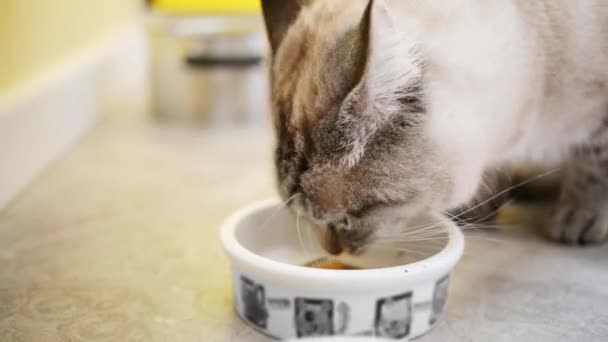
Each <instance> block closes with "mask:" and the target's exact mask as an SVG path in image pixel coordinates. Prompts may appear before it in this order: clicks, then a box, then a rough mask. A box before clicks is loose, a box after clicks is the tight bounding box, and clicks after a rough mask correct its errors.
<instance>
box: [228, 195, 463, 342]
mask: <svg viewBox="0 0 608 342" xmlns="http://www.w3.org/2000/svg"><path fill="white" fill-rule="evenodd" d="M428 220H429V221H432V222H436V223H437V224H438V225H440V226H442V227H443V228H442V229H443V230H444V231H445V234H444V235H445V239H442V240H439V241H441V245H440V246H439V248H438V249H437V250H436V251H434V252H433V253H431V254H429V255H428V256H427V255H425V256H424V257H422V258H421V259H418V260H416V261H415V262H411V263H410V260H408V259H407V258H405V257H404V258H403V259H391V258H386V259H382V258H378V259H376V258H374V259H373V260H371V261H370V262H369V263H367V264H366V263H365V262H363V261H361V263H359V262H357V263H354V262H352V263H351V262H350V260H346V259H345V260H344V261H343V259H342V258H340V261H341V262H344V263H345V264H346V265H357V267H359V266H361V269H355V270H348V271H344V270H339V271H336V270H335V269H319V268H311V267H302V265H305V264H307V263H308V262H310V260H318V259H320V258H323V257H326V255H327V254H326V253H325V251H324V250H323V249H322V248H321V247H320V245H319V244H313V243H312V241H311V240H310V239H308V240H306V241H303V239H302V237H301V235H300V234H298V229H296V222H295V221H296V220H295V217H294V215H292V213H291V212H290V211H289V210H288V209H287V208H284V207H283V206H281V203H280V202H279V201H278V200H276V201H275V200H273V201H267V202H263V203H259V204H254V205H252V206H250V207H247V208H244V209H242V210H240V211H238V212H237V213H236V214H234V215H233V216H231V217H230V218H229V219H228V220H227V221H226V222H225V224H224V225H223V227H222V231H221V240H222V244H223V247H224V250H225V251H226V253H227V255H228V257H229V259H230V263H231V268H232V283H233V299H234V306H235V309H236V310H235V311H236V312H237V314H238V315H239V317H241V319H242V320H243V321H244V322H245V323H247V324H249V325H250V326H251V327H253V328H254V329H256V330H257V331H259V332H260V333H262V334H264V335H266V336H269V337H272V338H275V339H281V340H282V339H290V338H296V337H297V338H306V337H313V336H315V337H317V336H335V335H341V336H376V337H381V338H389V339H401V340H411V339H414V338H416V337H419V336H420V335H422V334H425V333H426V332H428V331H429V330H430V329H431V328H432V327H433V326H435V325H436V324H437V322H439V320H440V319H441V316H442V314H443V312H444V311H445V305H446V301H447V298H448V293H449V292H448V289H449V284H450V279H451V275H452V271H453V268H454V266H455V265H456V263H457V262H458V260H459V259H460V257H461V256H462V252H463V249H464V239H463V236H462V233H461V232H460V230H459V229H458V228H457V227H456V226H455V225H454V224H453V223H452V222H451V221H450V220H448V219H447V218H445V217H442V216H440V215H437V216H433V217H428ZM400 261H402V262H401V263H400ZM340 266H342V265H340Z"/></svg>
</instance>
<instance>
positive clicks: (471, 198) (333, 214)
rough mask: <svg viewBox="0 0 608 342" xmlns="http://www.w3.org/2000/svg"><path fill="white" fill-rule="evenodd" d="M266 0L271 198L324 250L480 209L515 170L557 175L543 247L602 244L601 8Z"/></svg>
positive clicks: (349, 248) (606, 228)
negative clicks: (274, 181) (277, 195)
mask: <svg viewBox="0 0 608 342" xmlns="http://www.w3.org/2000/svg"><path fill="white" fill-rule="evenodd" d="M262 3H263V5H264V6H263V7H264V15H265V20H266V25H267V29H268V34H269V38H270V42H271V46H272V49H273V61H272V98H273V108H274V114H273V119H274V123H275V128H276V133H277V151H276V167H277V171H278V180H279V189H280V192H281V194H282V196H283V197H284V198H285V199H287V198H293V200H292V201H291V202H290V204H291V206H292V207H294V209H296V210H297V211H298V212H300V213H303V214H304V215H306V217H307V218H308V219H309V220H310V221H312V222H313V223H315V224H316V226H317V227H319V230H320V232H321V233H323V234H324V235H325V239H324V240H325V246H326V248H327V249H328V251H330V252H331V253H335V254H338V253H343V252H346V253H351V254H357V253H359V252H361V251H362V250H364V249H365V248H366V247H367V246H369V245H370V244H372V243H374V241H377V240H385V241H386V240H387V239H398V238H401V237H403V236H404V234H407V232H404V231H403V229H402V227H404V226H407V224H406V223H407V222H408V220H410V219H411V218H412V217H413V216H414V215H416V214H417V213H419V212H420V211H423V210H432V211H442V212H446V211H452V212H453V211H454V209H456V208H462V207H463V206H465V207H466V205H467V203H469V205H468V207H469V208H470V207H471V206H475V205H476V203H479V202H482V203H485V199H484V198H483V197H480V196H479V194H480V190H483V187H481V186H480V185H481V184H482V179H483V178H484V177H485V178H486V179H485V180H486V181H487V182H489V183H495V182H491V181H490V180H491V179H492V174H493V172H494V171H495V170H497V169H500V168H503V167H505V166H510V165H513V164H516V163H522V162H534V163H539V164H541V165H542V166H545V167H547V168H549V169H551V168H560V170H561V171H562V173H563V175H562V177H563V184H562V195H561V197H560V200H559V204H558V206H557V209H556V212H555V218H554V221H553V224H552V225H551V227H550V230H549V235H550V236H551V237H552V238H554V239H556V240H561V241H563V242H565V243H570V244H587V243H597V242H601V241H604V240H606V238H607V237H608V1H604V0H576V1H571V0H534V1H530V0H513V1H498V0H462V1H447V2H446V1H426V0H424V1H423V0H373V1H370V0H311V1H305V0H301V1H284V0H264V1H262ZM503 186H504V184H503ZM476 195H477V196H476ZM486 195H488V194H487V191H486ZM485 198H487V196H486V197H485ZM492 209H494V208H492ZM465 212H467V213H470V211H469V210H465ZM456 214H457V215H460V214H461V212H456ZM479 217H482V216H481V215H480V216H479ZM479 217H478V218H479Z"/></svg>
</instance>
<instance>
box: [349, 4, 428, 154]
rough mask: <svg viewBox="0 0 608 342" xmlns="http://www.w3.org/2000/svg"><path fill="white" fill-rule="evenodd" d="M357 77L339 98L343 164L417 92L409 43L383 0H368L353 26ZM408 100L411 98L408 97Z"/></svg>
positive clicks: (416, 67) (360, 151)
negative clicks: (359, 66) (359, 62)
mask: <svg viewBox="0 0 608 342" xmlns="http://www.w3.org/2000/svg"><path fill="white" fill-rule="evenodd" d="M358 37H359V38H358V39H359V44H357V46H358V47H359V49H358V50H357V52H358V55H359V56H363V59H364V62H363V67H362V70H361V72H360V76H359V77H360V79H359V80H358V83H357V84H356V85H355V87H354V88H353V89H352V90H351V91H350V93H349V94H348V95H347V96H346V98H345V99H344V101H343V102H342V106H341V108H340V111H339V114H338V125H339V126H340V127H342V130H341V131H342V134H343V138H342V141H341V146H339V151H340V153H338V155H340V156H341V160H342V163H343V164H344V165H346V166H353V165H355V164H356V163H357V162H358V161H359V159H360V158H361V157H362V156H363V154H364V152H365V149H366V146H367V143H368V142H369V139H370V137H371V136H373V134H374V132H375V131H376V130H378V129H379V128H380V127H383V126H384V125H385V124H386V123H387V122H388V121H390V120H391V119H392V118H393V117H394V115H396V114H398V113H401V112H403V111H404V110H406V108H404V106H409V105H410V104H409V103H408V102H409V101H410V100H411V99H412V98H414V97H416V100H417V99H418V98H419V94H418V92H419V90H418V89H419V82H420V78H421V77H420V75H421V68H420V66H419V64H418V61H417V59H416V58H417V57H416V54H415V53H414V49H413V47H412V45H410V44H409V43H408V42H406V41H405V40H404V39H403V37H402V36H401V34H400V32H399V30H398V29H397V27H396V25H395V22H394V21H393V18H392V16H391V14H390V11H389V8H388V6H387V5H386V4H385V1H384V0H370V2H369V3H368V5H367V8H366V9H365V12H364V13H363V17H362V19H361V22H360V24H359V29H358ZM412 103H413V102H412Z"/></svg>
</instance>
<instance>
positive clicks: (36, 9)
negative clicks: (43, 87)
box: [0, 0, 142, 92]
mask: <svg viewBox="0 0 608 342" xmlns="http://www.w3.org/2000/svg"><path fill="white" fill-rule="evenodd" d="M141 6H142V2H141V0H100V1H95V0H0V92H1V91H3V90H6V89H8V88H10V87H12V86H14V85H16V84H19V83H20V82H22V81H24V80H27V79H28V78H30V77H32V76H33V75H35V74H36V72H39V71H41V70H44V69H45V68H48V67H50V66H52V65H53V64H55V63H57V62H59V61H61V60H62V59H63V58H66V57H68V56H70V55H71V54H73V53H75V52H77V51H79V49H81V48H84V47H86V46H88V45H92V44H94V43H95V42H96V41H97V40H100V39H102V38H104V37H105V36H108V35H109V34H111V33H113V32H115V31H117V30H119V29H121V28H122V27H124V26H125V25H126V24H128V23H129V22H131V21H133V20H135V19H136V18H137V15H138V12H139V9H140V7H141Z"/></svg>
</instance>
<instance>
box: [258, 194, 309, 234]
mask: <svg viewBox="0 0 608 342" xmlns="http://www.w3.org/2000/svg"><path fill="white" fill-rule="evenodd" d="M300 195H301V194H300V193H296V194H293V195H292V196H290V197H289V198H288V199H286V200H285V201H284V202H283V203H281V204H280V205H279V206H278V207H277V208H276V209H275V210H274V211H273V212H272V213H271V214H270V215H269V216H268V217H267V218H266V219H265V220H264V222H262V223H261V224H260V225H261V226H265V225H266V224H267V223H268V222H270V220H272V219H273V218H274V217H275V216H276V215H277V214H278V213H279V212H280V211H281V210H282V209H283V208H285V207H286V206H288V205H289V202H291V201H292V200H293V199H295V198H296V197H298V196H300Z"/></svg>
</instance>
